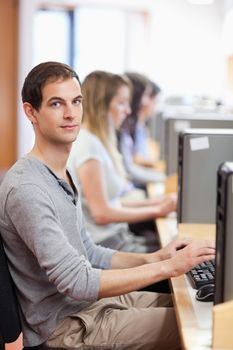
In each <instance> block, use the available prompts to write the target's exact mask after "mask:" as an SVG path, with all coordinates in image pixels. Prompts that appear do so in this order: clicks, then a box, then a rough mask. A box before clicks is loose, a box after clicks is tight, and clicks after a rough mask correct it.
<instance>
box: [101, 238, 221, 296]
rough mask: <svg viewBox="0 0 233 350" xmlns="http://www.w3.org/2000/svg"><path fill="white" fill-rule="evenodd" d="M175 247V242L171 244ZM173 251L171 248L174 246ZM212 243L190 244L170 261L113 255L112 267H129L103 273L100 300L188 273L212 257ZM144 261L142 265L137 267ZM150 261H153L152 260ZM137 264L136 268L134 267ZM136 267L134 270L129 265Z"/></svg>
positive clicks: (121, 254) (213, 250)
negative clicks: (123, 265)
mask: <svg viewBox="0 0 233 350" xmlns="http://www.w3.org/2000/svg"><path fill="white" fill-rule="evenodd" d="M174 244H176V243H174ZM173 248H174V247H173ZM214 254H215V249H214V243H213V242H211V241H192V242H190V243H189V244H188V245H187V246H186V247H185V248H183V249H181V250H178V251H177V252H176V253H175V254H174V255H173V256H172V257H171V258H169V259H166V260H157V258H158V255H157V256H156V257H155V262H153V261H151V258H152V256H151V255H150V254H147V255H148V257H149V260H147V258H146V255H144V257H143V256H140V255H139V254H135V257H133V255H132V253H131V256H130V255H129V253H121V252H117V253H115V254H114V255H113V259H112V265H113V266H117V265H118V264H119V265H120V266H122V264H125V266H127V264H128V265H129V266H130V267H129V268H125V269H124V270H122V269H115V270H106V271H105V270H103V271H102V272H101V278H100V290H99V297H100V298H103V297H110V296H114V295H121V294H124V293H128V292H131V291H134V290H138V289H141V288H143V287H145V286H147V285H150V284H153V283H155V282H159V281H161V280H164V279H167V278H171V277H177V276H179V275H181V274H184V273H186V272H188V271H189V270H191V269H192V268H193V267H194V266H196V265H197V264H200V263H202V262H203V261H206V260H211V259H213V258H214ZM143 260H144V264H142V265H141V264H140V263H141V262H142V261H143ZM152 260H153V259H152ZM137 263H138V264H139V266H137ZM133 264H135V267H131V265H133Z"/></svg>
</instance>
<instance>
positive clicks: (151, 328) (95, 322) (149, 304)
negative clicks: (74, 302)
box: [47, 292, 180, 350]
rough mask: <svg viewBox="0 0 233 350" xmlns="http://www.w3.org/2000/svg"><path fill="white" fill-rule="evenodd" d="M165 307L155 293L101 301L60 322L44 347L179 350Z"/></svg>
mask: <svg viewBox="0 0 233 350" xmlns="http://www.w3.org/2000/svg"><path fill="white" fill-rule="evenodd" d="M167 305H168V306H167ZM169 305H171V301H170V297H169V296H168V295H159V294H156V293H142V292H141V293H140V292H135V293H129V294H127V295H125V296H121V297H116V298H106V299H102V300H99V301H98V302H96V303H94V304H93V305H91V306H90V307H88V308H87V309H85V310H83V311H81V312H79V313H77V315H71V316H70V317H68V318H66V319H65V320H63V321H62V322H61V323H60V325H59V327H58V328H57V330H56V331H55V332H54V334H53V335H52V337H50V339H49V341H48V342H47V344H48V345H50V346H51V347H66V348H77V349H119V350H126V349H132V350H139V349H140V350H152V349H153V350H155V349H156V350H158V349H161V350H162V349H164V350H165V349H166V350H170V349H179V346H180V342H179V335H178V330H177V326H176V320H175V315H174V310H173V308H172V307H169Z"/></svg>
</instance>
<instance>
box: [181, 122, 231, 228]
mask: <svg viewBox="0 0 233 350" xmlns="http://www.w3.org/2000/svg"><path fill="white" fill-rule="evenodd" d="M226 160H229V161H233V129H231V130H226V129H187V130H185V131H183V132H181V133H180V134H179V162H178V163H179V166H178V208H177V218H178V222H179V223H215V213H216V194H215V192H216V184H217V170H218V167H219V165H220V164H221V163H223V162H224V161H226Z"/></svg>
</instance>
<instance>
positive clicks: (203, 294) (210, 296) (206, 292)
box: [196, 283, 214, 301]
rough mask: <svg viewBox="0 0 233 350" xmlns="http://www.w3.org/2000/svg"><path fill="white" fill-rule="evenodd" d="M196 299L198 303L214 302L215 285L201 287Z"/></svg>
mask: <svg viewBox="0 0 233 350" xmlns="http://www.w3.org/2000/svg"><path fill="white" fill-rule="evenodd" d="M196 299H197V300H198V301H213V300H214V284H212V283H211V284H206V285H204V286H201V287H200V288H199V289H198V291H197V293H196Z"/></svg>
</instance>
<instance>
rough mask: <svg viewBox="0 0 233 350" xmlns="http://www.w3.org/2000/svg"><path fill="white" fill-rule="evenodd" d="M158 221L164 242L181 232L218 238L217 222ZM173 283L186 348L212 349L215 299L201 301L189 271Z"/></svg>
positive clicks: (180, 234)
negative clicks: (190, 281)
mask: <svg viewBox="0 0 233 350" xmlns="http://www.w3.org/2000/svg"><path fill="white" fill-rule="evenodd" d="M156 222H157V227H158V231H159V235H160V240H161V245H162V246H164V245H166V244H167V243H169V242H170V241H171V239H172V238H174V237H176V236H177V235H179V236H183V237H184V236H186V237H187V236H189V237H193V238H195V239H200V238H202V239H203V238H207V239H214V238H215V225H206V224H203V225H202V224H200V225H198V224H180V225H179V228H177V224H176V219H175V218H167V219H159V220H157V221H156ZM171 284H172V290H173V295H172V296H173V301H174V306H175V311H176V316H177V321H178V326H179V330H180V334H181V338H182V343H183V349H185V350H207V349H212V347H211V342H212V310H213V302H205V303H203V302H199V301H197V300H196V299H195V294H196V290H195V289H193V288H192V287H191V285H190V283H189V281H188V280H187V277H186V276H185V275H183V276H179V277H176V278H172V279H171Z"/></svg>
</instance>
